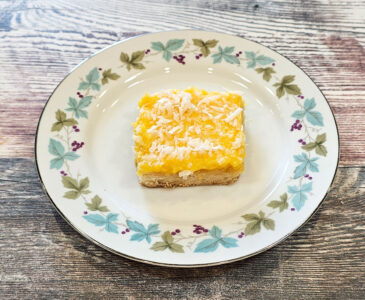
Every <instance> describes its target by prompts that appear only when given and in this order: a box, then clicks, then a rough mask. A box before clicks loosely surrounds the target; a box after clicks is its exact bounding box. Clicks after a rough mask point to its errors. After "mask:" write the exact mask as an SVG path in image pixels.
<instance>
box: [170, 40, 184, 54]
mask: <svg viewBox="0 0 365 300" xmlns="http://www.w3.org/2000/svg"><path fill="white" fill-rule="evenodd" d="M184 42H185V40H184V39H173V40H169V41H167V43H166V46H165V50H168V51H176V50H179V49H180V48H181V47H182V45H183V44H184Z"/></svg>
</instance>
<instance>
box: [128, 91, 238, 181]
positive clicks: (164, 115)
mask: <svg viewBox="0 0 365 300" xmlns="http://www.w3.org/2000/svg"><path fill="white" fill-rule="evenodd" d="M133 127H134V136H133V138H134V141H135V146H134V151H135V163H136V167H137V175H138V177H139V180H140V183H141V184H142V185H144V186H147V187H175V186H194V185H211V184H231V183H233V182H235V181H236V180H237V179H238V177H239V176H240V174H241V172H242V171H243V169H244V157H245V136H244V102H243V100H242V97H241V96H240V95H239V94H237V93H234V92H223V93H222V92H215V91H212V92H207V91H206V90H201V89H197V88H189V89H185V90H178V89H172V90H166V91H162V92H159V93H155V94H152V95H149V94H146V95H144V96H143V97H142V99H141V100H140V101H139V116H138V118H137V120H136V122H135V123H133Z"/></svg>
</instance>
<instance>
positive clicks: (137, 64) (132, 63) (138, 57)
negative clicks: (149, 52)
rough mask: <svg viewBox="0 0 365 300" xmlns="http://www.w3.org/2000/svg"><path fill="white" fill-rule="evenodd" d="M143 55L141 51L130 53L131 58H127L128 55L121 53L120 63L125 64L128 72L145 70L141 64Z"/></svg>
mask: <svg viewBox="0 0 365 300" xmlns="http://www.w3.org/2000/svg"><path fill="white" fill-rule="evenodd" d="M144 54H145V53H144V51H143V50H142V51H135V52H133V53H132V55H131V58H129V55H128V54H127V53H124V52H121V53H120V61H121V62H123V63H125V64H126V66H127V70H128V71H130V70H131V69H137V70H141V69H144V68H145V66H144V65H143V64H142V63H141V61H142V60H143V58H144ZM118 78H119V77H118Z"/></svg>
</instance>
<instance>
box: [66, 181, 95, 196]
mask: <svg viewBox="0 0 365 300" xmlns="http://www.w3.org/2000/svg"><path fill="white" fill-rule="evenodd" d="M62 184H63V186H64V187H65V188H67V189H70V190H71V191H67V192H66V193H65V194H64V195H63V197H64V198H68V199H77V198H79V197H80V196H81V194H89V193H90V191H89V190H87V188H88V187H89V178H88V177H85V178H83V179H81V180H80V182H79V181H77V179H75V178H72V177H70V176H63V177H62Z"/></svg>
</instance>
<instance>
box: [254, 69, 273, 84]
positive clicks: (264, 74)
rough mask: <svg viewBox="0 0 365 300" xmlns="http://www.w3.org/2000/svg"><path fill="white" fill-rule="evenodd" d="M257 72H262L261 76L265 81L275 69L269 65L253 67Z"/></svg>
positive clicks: (269, 78)
mask: <svg viewBox="0 0 365 300" xmlns="http://www.w3.org/2000/svg"><path fill="white" fill-rule="evenodd" d="M255 71H256V72H257V73H259V74H260V73H263V75H262V78H263V79H264V80H266V81H270V80H271V77H272V75H271V74H273V73H276V72H275V70H274V69H273V68H271V67H267V68H257V69H255Z"/></svg>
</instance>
